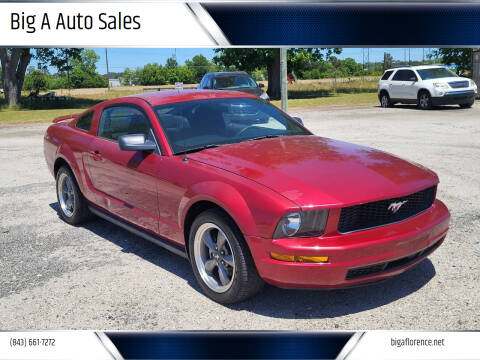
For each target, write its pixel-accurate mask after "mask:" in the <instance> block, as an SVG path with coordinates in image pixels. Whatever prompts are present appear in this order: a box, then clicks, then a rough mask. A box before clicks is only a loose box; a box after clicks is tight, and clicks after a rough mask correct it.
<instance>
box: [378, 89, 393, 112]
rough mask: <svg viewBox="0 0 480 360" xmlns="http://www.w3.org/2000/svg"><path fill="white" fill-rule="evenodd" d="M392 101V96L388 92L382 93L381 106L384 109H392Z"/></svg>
mask: <svg viewBox="0 0 480 360" xmlns="http://www.w3.org/2000/svg"><path fill="white" fill-rule="evenodd" d="M392 105H393V104H392V101H391V100H390V96H388V94H387V93H386V92H382V93H381V94H380V106H381V107H382V108H389V107H392Z"/></svg>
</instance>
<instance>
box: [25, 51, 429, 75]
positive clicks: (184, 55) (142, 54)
mask: <svg viewBox="0 0 480 360" xmlns="http://www.w3.org/2000/svg"><path fill="white" fill-rule="evenodd" d="M93 50H94V51H95V52H96V53H97V54H98V55H99V56H100V60H99V61H98V62H97V71H98V72H99V73H100V74H106V72H107V69H106V67H107V66H106V62H105V49H104V48H95V49H93ZM432 50H433V49H427V48H425V49H422V48H411V49H410V59H411V60H422V57H423V52H424V53H425V59H426V58H427V54H428V53H429V52H431V51H432ZM107 51H108V65H109V66H108V67H109V71H110V72H123V70H125V68H127V67H128V68H130V69H136V68H137V67H142V66H144V65H145V64H148V63H154V62H157V63H159V64H165V62H166V60H167V59H168V58H169V57H171V56H172V55H174V54H176V58H177V61H178V63H179V64H180V65H183V64H184V63H185V60H188V59H191V58H193V57H194V56H195V55H199V54H202V55H204V56H205V57H206V58H207V59H209V60H211V59H212V58H213V57H214V56H215V52H214V49H212V48H178V49H167V48H157V49H155V48H146V49H137V48H109V49H108V50H107ZM384 52H388V53H390V54H391V55H392V56H393V58H394V59H395V60H405V61H406V62H408V56H409V51H408V49H406V48H369V49H366V48H365V49H362V48H343V51H342V53H341V54H340V55H339V56H338V57H339V58H341V59H345V58H348V57H351V58H354V59H355V60H356V61H357V62H359V63H361V62H362V59H363V56H365V62H367V61H368V60H367V59H368V55H369V57H370V62H375V61H382V60H383V54H384ZM33 65H35V63H34V62H33ZM51 70H52V72H55V70H54V69H51Z"/></svg>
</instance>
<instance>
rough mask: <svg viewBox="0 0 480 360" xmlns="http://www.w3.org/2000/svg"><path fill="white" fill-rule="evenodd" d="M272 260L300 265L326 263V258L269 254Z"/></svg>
mask: <svg viewBox="0 0 480 360" xmlns="http://www.w3.org/2000/svg"><path fill="white" fill-rule="evenodd" d="M270 256H271V257H272V259H275V260H280V261H289V262H301V263H326V262H328V256H294V255H283V254H277V253H274V252H271V253H270Z"/></svg>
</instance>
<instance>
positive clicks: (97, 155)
mask: <svg viewBox="0 0 480 360" xmlns="http://www.w3.org/2000/svg"><path fill="white" fill-rule="evenodd" d="M90 154H91V155H92V157H93V160H95V161H98V160H102V155H100V151H98V150H95V151H90Z"/></svg>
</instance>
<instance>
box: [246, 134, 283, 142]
mask: <svg viewBox="0 0 480 360" xmlns="http://www.w3.org/2000/svg"><path fill="white" fill-rule="evenodd" d="M280 136H286V135H262V136H257V137H254V138H251V139H246V140H245V141H253V140H262V139H271V138H276V137H280Z"/></svg>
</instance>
